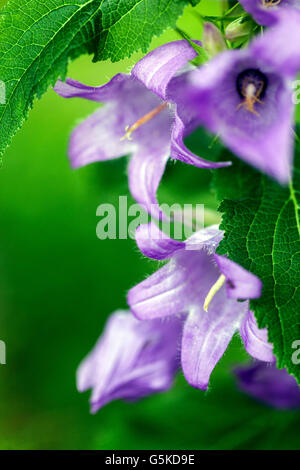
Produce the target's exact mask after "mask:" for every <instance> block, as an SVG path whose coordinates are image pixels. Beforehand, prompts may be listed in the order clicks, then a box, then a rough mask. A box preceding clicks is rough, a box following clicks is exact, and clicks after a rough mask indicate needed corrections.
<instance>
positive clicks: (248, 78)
mask: <svg viewBox="0 0 300 470" xmlns="http://www.w3.org/2000/svg"><path fill="white" fill-rule="evenodd" d="M267 85H268V80H267V77H266V76H265V75H264V74H263V73H262V72H260V70H258V69H247V70H245V71H244V72H242V73H240V74H239V75H238V77H237V83H236V86H237V91H238V93H239V95H240V97H241V98H243V101H242V102H241V103H240V104H239V105H238V106H237V108H236V109H237V110H239V109H240V108H245V109H246V111H249V112H250V113H252V114H255V115H256V116H260V115H259V113H258V112H257V111H256V110H255V109H254V105H255V104H257V103H259V104H264V102H263V101H262V100H261V98H262V97H263V96H264V94H265V91H266V88H267Z"/></svg>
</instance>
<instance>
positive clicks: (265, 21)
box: [240, 0, 300, 26]
mask: <svg viewBox="0 0 300 470" xmlns="http://www.w3.org/2000/svg"><path fill="white" fill-rule="evenodd" d="M240 4H241V5H242V6H243V7H244V8H245V10H246V11H247V12H248V13H250V15H252V16H253V18H254V19H255V21H256V22H257V23H259V24H260V25H262V26H272V25H274V24H275V23H276V22H277V21H278V20H280V16H281V14H282V12H283V10H287V12H288V14H290V15H292V14H293V9H300V2H299V0H240Z"/></svg>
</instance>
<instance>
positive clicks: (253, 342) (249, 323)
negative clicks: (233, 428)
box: [240, 311, 276, 362]
mask: <svg viewBox="0 0 300 470" xmlns="http://www.w3.org/2000/svg"><path fill="white" fill-rule="evenodd" d="M240 334H241V337H242V339H243V341H244V344H245V348H246V351H247V352H248V353H249V354H250V355H251V356H252V357H254V358H255V359H259V360H260V361H266V362H274V361H275V360H276V359H275V356H274V355H273V345H272V344H271V343H269V342H268V331H267V329H266V328H265V329H260V328H258V326H257V323H256V320H255V317H254V315H253V313H252V312H251V311H249V312H248V314H247V315H246V316H245V318H244V320H243V323H242V325H241V328H240Z"/></svg>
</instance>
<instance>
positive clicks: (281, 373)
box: [235, 362, 300, 409]
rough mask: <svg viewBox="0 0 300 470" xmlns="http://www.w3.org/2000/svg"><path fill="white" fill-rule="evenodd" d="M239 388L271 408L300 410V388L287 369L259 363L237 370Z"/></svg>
mask: <svg viewBox="0 0 300 470" xmlns="http://www.w3.org/2000/svg"><path fill="white" fill-rule="evenodd" d="M235 374H236V376H237V379H238V385H239V388H240V389H241V390H242V391H243V392H245V393H247V394H248V395H251V396H252V397H254V398H256V399H257V400H259V401H262V402H263V403H266V404H267V405H269V406H272V407H274V408H279V409H289V408H300V387H299V385H298V384H297V382H296V379H295V378H294V377H293V376H291V375H289V374H288V372H287V371H286V369H280V370H279V369H277V368H276V365H275V364H265V363H263V362H257V363H254V364H251V365H250V366H246V367H239V368H237V369H236V370H235Z"/></svg>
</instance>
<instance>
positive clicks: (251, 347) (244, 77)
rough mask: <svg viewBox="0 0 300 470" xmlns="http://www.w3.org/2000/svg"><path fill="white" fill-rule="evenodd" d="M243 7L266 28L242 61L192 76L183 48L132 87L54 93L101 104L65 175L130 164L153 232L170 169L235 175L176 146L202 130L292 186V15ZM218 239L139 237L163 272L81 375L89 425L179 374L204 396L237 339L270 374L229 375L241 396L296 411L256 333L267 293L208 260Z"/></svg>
mask: <svg viewBox="0 0 300 470" xmlns="http://www.w3.org/2000/svg"><path fill="white" fill-rule="evenodd" d="M240 3H241V4H242V5H243V6H244V8H245V10H246V11H247V12H248V13H249V14H251V15H252V16H253V18H254V19H255V20H256V21H257V22H258V23H259V24H261V25H263V26H270V28H269V29H268V30H266V31H265V32H264V34H263V35H260V36H258V37H256V38H255V39H254V40H253V41H252V42H251V43H250V45H249V46H248V47H246V48H244V49H231V50H223V47H222V48H221V49H220V51H218V52H219V53H217V55H216V56H215V57H214V58H213V59H211V60H210V61H209V62H207V63H205V64H203V65H201V66H198V67H196V66H195V65H193V64H192V62H191V61H193V59H195V57H196V56H197V52H196V51H197V48H199V47H201V43H199V42H198V41H194V45H193V43H192V42H187V41H185V40H182V41H177V42H172V43H169V44H165V45H163V46H161V47H159V48H157V49H156V50H154V51H152V52H150V53H149V54H148V55H146V56H145V57H144V58H143V59H142V60H140V61H139V62H138V63H137V64H136V65H135V66H134V68H133V69H132V71H131V73H130V74H117V75H116V76H115V77H113V78H112V79H111V81H110V82H108V83H107V84H105V85H103V86H100V87H89V86H86V85H83V84H81V83H79V82H77V81H75V80H71V79H68V80H67V81H66V82H61V81H59V82H58V83H57V84H56V87H55V90H56V92H57V93H59V94H60V95H61V96H63V97H65V98H71V97H81V98H85V99H89V100H93V101H97V102H101V103H104V105H103V106H101V107H100V108H99V109H98V110H97V111H96V112H95V113H94V114H93V115H91V116H90V117H89V118H87V119H86V120H85V121H83V122H82V123H81V124H80V125H79V126H78V127H77V128H76V129H75V131H74V132H73V134H72V136H71V140H70V147H69V156H70V159H71V164H72V166H73V167H79V166H82V165H86V164H89V163H92V162H95V161H103V160H109V159H113V158H118V157H122V156H125V155H131V158H130V163H129V169H128V178H129V187H130V191H131V193H132V195H133V197H134V198H135V199H136V201H137V202H138V203H140V204H141V205H143V206H144V207H145V208H146V209H147V210H148V212H149V213H151V215H153V216H155V217H157V218H160V217H161V211H160V209H159V206H158V203H157V197H156V193H157V189H158V186H159V183H160V180H161V178H162V176H163V173H164V170H165V166H166V163H167V161H168V159H169V158H171V159H173V160H181V161H182V162H184V163H187V164H190V165H193V166H195V167H198V168H211V169H218V168H219V167H221V166H226V165H230V164H231V162H222V163H215V162H210V161H207V160H205V158H203V156H197V155H195V154H193V153H192V152H191V151H190V150H189V149H188V148H187V147H186V146H185V144H184V138H185V137H186V136H188V135H189V134H191V133H192V132H193V131H194V130H195V129H196V128H197V127H198V126H205V127H206V128H207V129H208V130H209V131H210V132H212V133H214V134H216V135H218V136H219V137H220V138H221V139H222V141H223V142H224V144H225V145H226V146H227V147H228V148H230V149H231V150H232V151H233V152H234V153H235V154H236V155H237V156H238V157H240V158H241V159H243V160H244V161H245V162H247V163H249V164H250V165H252V166H254V167H256V168H257V169H259V170H260V171H262V172H264V173H266V174H268V175H269V176H271V177H273V178H275V179H276V180H278V181H279V182H280V183H281V184H286V183H288V181H289V179H290V177H291V168H292V156H293V140H294V139H293V126H294V117H293V113H294V106H293V100H292V93H293V88H292V80H293V79H295V77H296V75H297V73H298V72H299V70H300V48H299V44H300V9H299V3H298V2H297V0H281V1H280V0H241V2H240ZM286 37H289V38H290V40H289V42H288V44H287V43H286V42H285V40H284V39H285V38H286ZM224 45H225V42H224ZM153 207H156V209H153ZM222 237H223V233H222V231H220V230H219V228H218V227H216V226H212V227H208V228H206V229H203V230H200V231H198V232H197V233H195V234H193V235H192V236H191V237H190V238H188V239H187V240H186V241H184V242H183V241H176V240H172V239H170V238H169V237H168V236H167V235H165V234H164V233H163V232H161V231H160V230H159V229H158V227H157V226H156V225H155V224H153V223H151V224H150V225H142V226H140V227H139V229H138V230H137V233H136V241H137V245H138V247H139V249H140V251H141V252H142V253H143V254H144V255H145V256H147V257H149V258H152V259H156V260H168V262H167V263H166V264H164V265H163V267H161V268H160V269H159V270H158V271H157V272H155V273H154V274H152V275H151V276H150V277H149V278H148V279H146V280H144V281H143V282H141V283H140V284H138V285H137V286H135V287H133V288H132V289H131V290H130V291H129V294H128V305H129V307H130V312H129V311H128V312H119V311H118V312H116V313H114V314H113V315H112V316H111V318H110V319H109V321H108V324H107V326H106V329H105V331H104V333H103V335H102V337H101V338H100V340H99V341H98V343H97V344H96V346H95V348H94V350H93V351H92V352H91V353H90V355H89V356H88V357H87V358H86V359H85V360H84V362H83V363H82V364H81V366H80V368H79V370H78V375H77V381H78V389H79V390H80V391H83V390H86V389H88V388H92V389H93V393H92V397H91V406H92V411H93V412H96V411H97V410H98V409H99V408H101V407H102V406H103V405H105V404H106V403H108V402H110V401H111V400H114V399H119V398H123V399H125V400H135V399H138V398H141V397H144V396H146V395H148V394H150V393H153V392H155V391H162V390H167V389H168V388H170V386H171V385H172V382H173V378H174V376H175V374H176V373H177V371H178V370H179V369H180V368H182V371H183V374H184V376H185V377H186V379H187V381H188V382H189V383H190V384H191V385H192V386H194V387H197V388H199V389H202V390H206V389H207V387H208V384H209V379H210V375H211V373H212V371H213V369H214V367H215V365H216V364H217V362H218V361H219V359H220V358H221V357H222V355H223V354H224V352H225V350H226V348H227V346H228V344H229V342H230V341H231V338H232V337H233V335H234V334H235V333H236V332H239V334H240V336H241V338H242V340H243V342H244V345H245V349H246V351H247V352H248V353H249V354H250V355H251V356H252V357H253V358H255V359H257V360H259V361H264V362H265V363H271V364H272V366H270V365H268V367H266V366H264V365H263V363H262V362H261V363H258V364H259V365H255V366H253V367H252V368H251V369H249V370H246V371H245V370H239V371H237V375H238V377H239V381H240V386H241V388H242V389H243V390H245V391H247V392H249V393H250V394H252V395H253V396H255V397H257V398H260V399H262V400H263V401H268V402H269V403H271V404H272V405H274V406H278V407H288V406H289V405H291V406H300V402H299V390H298V386H297V385H296V384H295V382H294V381H293V379H291V378H290V376H288V374H287V373H286V372H285V371H277V369H276V367H275V365H274V361H275V358H274V356H273V352H272V345H271V344H269V343H268V335H267V331H266V330H260V329H259V328H258V326H257V324H256V320H255V317H254V314H253V313H252V312H251V311H250V310H249V299H254V298H258V297H260V295H261V290H262V284H261V281H260V280H259V279H258V278H257V277H256V276H254V275H253V274H252V273H250V272H248V271H246V270H245V269H243V268H242V267H241V266H239V265H237V264H236V263H233V262H232V261H231V260H229V259H228V258H226V257H222V256H219V255H217V254H216V248H217V246H218V244H219V242H220V241H221V239H222ZM281 380H282V382H280V381H281ZM296 388H297V392H298V393H297V392H296Z"/></svg>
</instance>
